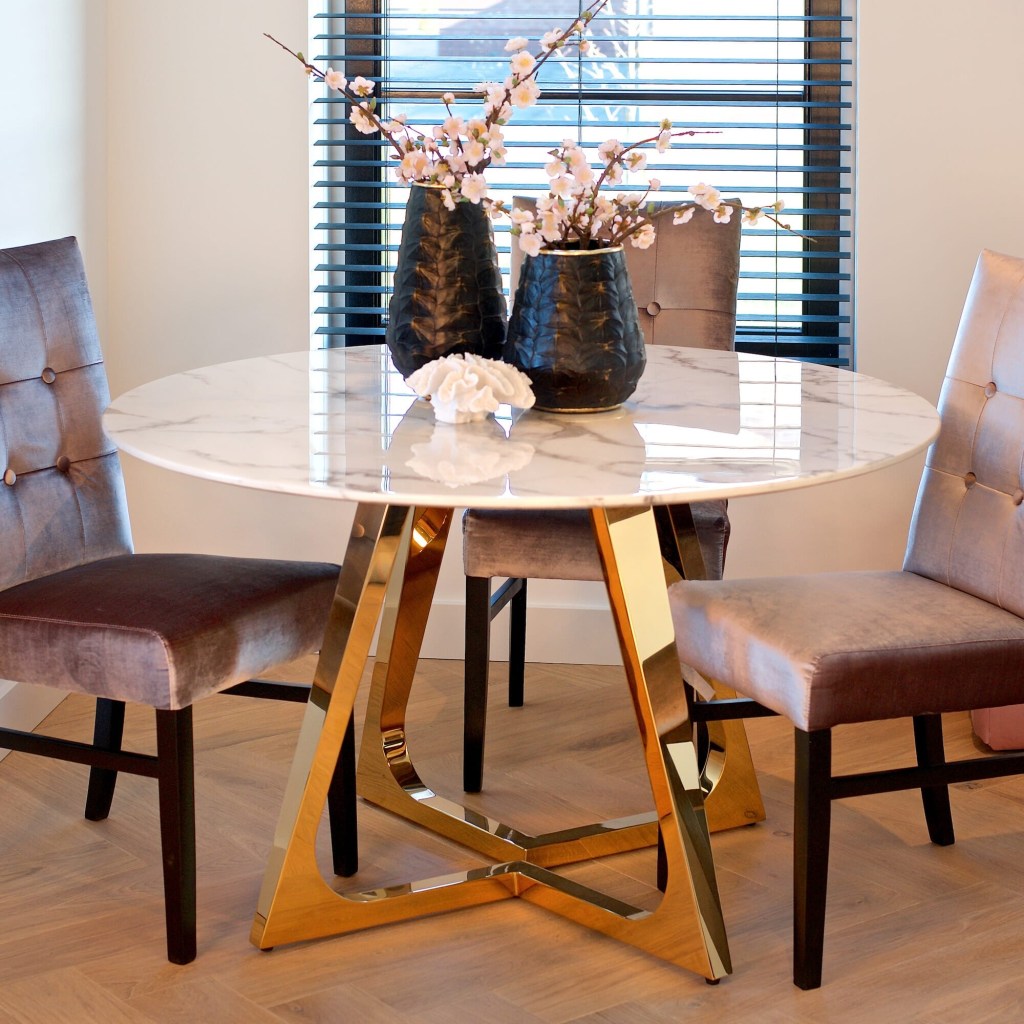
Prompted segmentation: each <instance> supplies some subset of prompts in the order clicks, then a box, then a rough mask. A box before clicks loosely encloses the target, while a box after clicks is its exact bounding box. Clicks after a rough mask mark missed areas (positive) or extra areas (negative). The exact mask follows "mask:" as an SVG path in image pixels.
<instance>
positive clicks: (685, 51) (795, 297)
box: [309, 0, 853, 365]
mask: <svg viewBox="0 0 1024 1024" xmlns="http://www.w3.org/2000/svg"><path fill="white" fill-rule="evenodd" d="M310 2H311V5H312V14H313V17H312V24H313V35H314V38H313V39H312V45H311V47H310V51H309V52H310V54H311V55H312V56H311V59H312V60H313V61H314V63H316V64H317V65H318V66H320V67H326V66H328V65H330V66H331V67H333V68H335V69H337V70H341V71H343V73H344V74H345V75H346V77H348V78H350V79H351V78H352V77H354V76H355V75H363V76H364V77H366V78H370V79H372V80H373V81H374V82H375V83H377V92H378V95H379V96H380V103H381V107H380V112H382V113H383V114H384V115H386V116H394V115H395V114H397V113H400V112H405V113H406V114H407V115H408V120H409V122H410V123H412V124H416V125H418V126H420V127H424V128H427V129H428V130H429V127H430V126H432V125H435V124H440V123H441V121H443V120H444V118H445V116H446V112H445V110H444V107H443V106H442V104H441V103H440V100H439V98H438V97H439V95H440V94H441V93H442V92H453V93H454V94H455V95H456V98H457V101H458V102H457V105H456V106H457V110H456V112H457V113H458V114H460V115H461V116H463V117H464V118H469V117H471V116H474V115H476V114H477V113H478V112H479V111H480V110H481V107H482V105H481V100H480V96H479V94H478V93H477V92H475V91H474V87H475V85H476V84H477V83H479V82H483V81H500V80H503V79H504V77H505V75H506V74H507V61H508V57H509V54H507V53H506V52H505V50H504V45H505V42H506V41H507V40H508V39H509V38H510V37H512V36H525V37H527V38H528V39H529V40H530V43H531V46H530V49H531V51H532V52H534V53H537V52H539V50H538V46H539V39H540V37H541V36H542V35H543V34H544V33H545V32H547V31H549V30H550V29H552V28H556V27H557V28H564V27H566V26H567V25H568V24H569V23H570V22H571V21H572V20H573V19H574V18H575V17H576V16H577V15H578V13H579V11H580V3H579V0H446V2H445V3H444V4H434V3H426V2H425V0H310ZM850 3H851V0H611V3H610V5H609V8H607V9H606V10H605V11H604V12H603V13H602V14H601V15H599V16H598V18H596V19H595V20H594V22H593V25H592V32H591V37H592V39H593V41H594V42H595V44H596V46H597V48H598V51H599V55H598V56H593V57H592V56H581V55H580V54H579V53H578V52H576V51H574V50H569V49H566V50H565V51H563V52H562V54H561V55H560V56H559V57H558V58H557V59H552V60H550V61H549V62H548V63H547V64H546V65H545V67H544V68H543V70H542V72H541V75H540V78H539V84H540V87H541V90H542V95H541V98H540V100H539V102H538V103H537V105H536V106H534V107H530V108H528V109H526V110H517V111H516V112H515V115H514V117H513V118H512V120H511V122H510V124H509V125H508V127H507V128H506V130H505V136H506V140H507V148H508V159H507V161H506V165H505V166H504V167H500V168H498V167H492V168H490V169H489V170H488V172H487V177H488V180H489V182H490V183H491V186H492V193H493V192H498V193H500V194H502V195H503V196H505V197H506V198H507V199H508V205H511V197H512V196H513V195H530V194H533V195H540V194H543V193H544V192H546V181H547V179H546V178H545V176H544V170H543V168H544V164H545V162H546V161H547V159H548V157H547V152H548V150H550V149H551V148H553V147H554V146H556V145H558V144H559V143H561V141H562V140H563V139H566V138H572V139H574V140H576V141H577V142H580V143H582V144H585V145H587V146H589V147H591V149H592V152H593V154H594V158H595V159H596V148H597V146H598V145H599V144H600V143H601V142H603V141H604V140H605V139H607V138H610V137H615V138H617V139H619V140H620V141H622V142H624V143H626V144H628V143H629V142H633V141H637V140H639V139H641V138H644V137H647V136H649V135H652V134H654V132H655V131H656V130H657V127H658V125H659V124H660V122H661V120H662V119H663V118H666V117H667V118H670V119H671V120H672V121H673V123H674V124H675V126H676V127H677V128H693V129H696V130H698V131H699V132H700V134H698V135H695V136H692V137H688V138H685V139H683V140H679V141H677V142H676V143H675V144H674V145H673V148H672V149H671V150H670V151H669V152H667V153H665V154H663V155H660V154H657V153H654V152H653V151H652V152H651V153H650V163H649V165H648V168H647V171H646V172H642V173H639V174H635V175H630V176H629V178H627V184H626V188H627V189H628V188H636V189H643V188H645V187H646V183H647V179H648V177H649V176H651V175H654V176H657V177H658V178H659V179H660V180H661V182H662V188H661V193H660V195H659V196H658V199H659V201H666V200H671V199H673V198H674V197H679V198H682V197H683V196H685V195H686V190H687V188H688V186H690V185H693V184H696V183H698V182H702V181H703V182H707V183H709V184H712V185H714V186H716V187H717V188H718V189H720V191H721V192H722V194H723V195H725V196H728V197H738V198H740V199H742V200H743V201H744V203H746V204H747V205H766V204H768V203H771V202H774V201H775V200H776V199H782V200H783V201H784V202H785V204H786V208H785V211H784V213H783V215H782V218H781V219H782V220H783V221H784V222H786V223H788V224H789V225H790V226H791V227H793V228H794V229H795V230H796V231H798V232H799V234H793V233H788V232H785V231H781V230H779V229H777V228H775V226H774V225H772V224H770V223H768V222H764V221H762V222H761V223H760V224H759V225H757V226H756V227H745V228H744V231H743V244H742V256H741V279H740V289H739V303H738V324H737V349H739V350H740V351H748V352H758V353H765V354H769V355H789V356H794V357H797V358H800V359H806V360H813V361H816V362H825V363H832V364H838V365H850V363H851V332H850V319H851V318H850V290H851V258H850V245H851V230H850V224H851V220H852V198H853V197H852V183H851V179H852V175H851V168H850V154H851V145H850V139H851V134H852V132H851V125H850V114H851V110H852V103H851V93H852V81H851V79H852V52H853V40H852V26H853V21H852V16H851V15H850V14H849V13H848V10H847V8H848V7H849V5H850ZM311 88H313V89H314V97H313V104H312V107H311V109H312V111H313V151H314V173H313V192H314V196H313V203H314V215H313V222H314V228H315V241H314V244H315V249H316V252H315V257H314V261H313V263H314V268H315V281H314V290H315V294H316V301H315V303H314V307H315V315H314V321H315V322H314V329H315V332H316V334H317V335H318V336H320V340H321V343H322V344H326V345H327V346H333V345H352V344H361V343H365V342H368V341H375V340H378V341H379V340H380V336H381V335H382V334H383V332H384V324H385V321H386V316H387V303H388V296H389V293H390V283H391V279H392V274H393V270H394V261H395V257H396V254H397V250H398V243H399V237H400V232H401V225H402V217H403V212H404V208H405V200H406V196H407V190H406V188H405V187H404V186H401V185H399V184H398V183H397V181H396V180H395V178H394V174H393V169H392V165H393V160H392V159H391V156H390V153H389V149H388V147H387V144H386V143H385V142H384V141H382V140H381V139H380V138H377V137H373V136H369V137H368V136H365V135H360V134H359V133H358V132H356V131H355V130H354V128H353V127H352V126H351V124H350V123H349V121H348V109H347V107H346V104H345V102H344V100H342V99H341V98H340V96H339V94H338V93H334V94H333V96H332V95H331V94H330V93H329V91H328V90H326V88H325V87H324V86H322V85H320V84H313V85H312V86H311ZM495 230H496V240H497V243H498V249H499V253H500V254H501V259H502V261H503V265H504V266H506V267H507V260H508V248H509V238H510V236H509V233H508V223H507V221H505V222H501V221H499V222H497V224H496V225H495ZM506 283H507V278H506Z"/></svg>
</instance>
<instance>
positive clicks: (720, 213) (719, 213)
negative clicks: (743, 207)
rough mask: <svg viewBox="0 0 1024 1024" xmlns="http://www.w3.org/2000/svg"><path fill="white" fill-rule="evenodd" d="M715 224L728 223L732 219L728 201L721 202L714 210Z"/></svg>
mask: <svg viewBox="0 0 1024 1024" xmlns="http://www.w3.org/2000/svg"><path fill="white" fill-rule="evenodd" d="M714 217H715V223H716V224H728V223H729V221H731V220H732V207H731V206H730V205H729V204H728V203H722V205H721V206H719V207H717V208H716V209H715V211H714Z"/></svg>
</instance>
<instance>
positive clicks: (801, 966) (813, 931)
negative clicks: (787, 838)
mask: <svg viewBox="0 0 1024 1024" xmlns="http://www.w3.org/2000/svg"><path fill="white" fill-rule="evenodd" d="M795 774H796V779H795V782H796V791H795V807H794V813H793V981H794V983H795V984H796V985H797V986H798V987H799V988H802V989H811V988H819V987H820V986H821V965H822V956H823V951H824V945H825V896H826V891H827V889H828V845H829V832H830V830H831V825H832V792H831V790H832V786H831V782H832V732H831V730H829V729H822V730H819V731H817V732H804V731H802V730H801V729H797V730H796V771H795Z"/></svg>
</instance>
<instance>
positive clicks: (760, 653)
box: [669, 572, 1024, 730]
mask: <svg viewBox="0 0 1024 1024" xmlns="http://www.w3.org/2000/svg"><path fill="white" fill-rule="evenodd" d="M669 598H670V602H671V606H672V618H673V622H674V624H675V631H676V643H677V646H678V650H679V657H680V660H681V661H682V662H683V663H684V664H687V665H690V666H692V667H693V668H695V669H696V670H697V671H698V672H700V673H701V674H702V675H704V676H706V677H708V678H711V679H719V680H721V681H723V682H725V683H726V684H727V685H729V686H732V687H734V688H735V689H736V690H738V691H740V693H742V694H743V695H744V696H747V697H753V698H754V700H756V701H758V702H759V703H761V704H764V705H765V706H766V707H769V708H772V709H773V710H774V711H777V712H779V714H782V715H785V716H786V717H787V718H789V719H790V720H791V721H792V722H793V723H794V724H795V725H796V726H797V727H799V728H801V729H805V730H814V729H828V728H831V727H832V726H835V725H841V724H843V723H847V722H863V721H873V720H875V719H883V718H899V717H904V716H910V715H917V714H928V713H937V712H943V711H965V710H968V709H970V708H977V707H987V706H995V705H1003V704H1015V703H1019V702H1020V701H1022V700H1024V620H1022V619H1020V618H1018V617H1017V616H1016V615H1014V614H1013V613H1011V612H1008V611H1005V610H1004V609H1002V608H999V607H997V606H996V605H993V604H990V603H988V602H987V601H983V600H981V599H980V598H977V597H973V596H971V595H970V594H965V593H963V592H962V591H959V590H955V589H953V588H952V587H948V586H945V585H944V584H941V583H937V582H935V581H934V580H930V579H927V578H926V577H923V576H918V575H916V574H915V573H911V572H863V573H826V574H820V575H813V576H790V577H781V578H766V579H754V580H730V581H727V582H690V581H684V582H682V583H677V584H674V585H673V586H672V587H670V588H669Z"/></svg>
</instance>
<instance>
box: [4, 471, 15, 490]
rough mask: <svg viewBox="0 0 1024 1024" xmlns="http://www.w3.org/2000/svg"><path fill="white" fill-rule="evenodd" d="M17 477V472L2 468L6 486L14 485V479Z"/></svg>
mask: <svg viewBox="0 0 1024 1024" xmlns="http://www.w3.org/2000/svg"><path fill="white" fill-rule="evenodd" d="M17 479H18V474H17V473H15V472H14V470H13V469H5V470H4V483H5V484H7V486H8V487H13V486H14V481H15V480H17Z"/></svg>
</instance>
